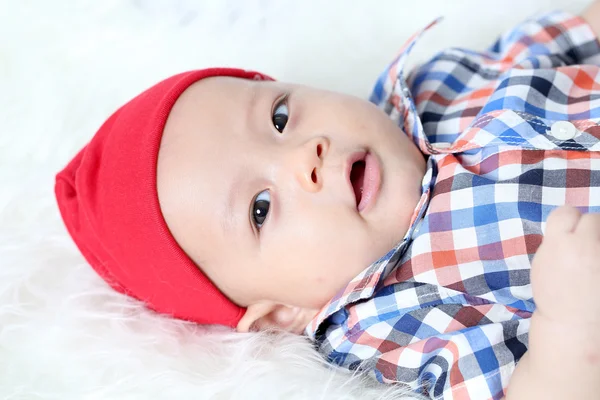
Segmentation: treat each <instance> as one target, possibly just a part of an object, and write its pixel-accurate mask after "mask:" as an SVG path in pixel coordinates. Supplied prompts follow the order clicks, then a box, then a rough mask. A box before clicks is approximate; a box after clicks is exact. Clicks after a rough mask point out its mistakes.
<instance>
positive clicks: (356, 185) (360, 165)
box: [350, 161, 365, 207]
mask: <svg viewBox="0 0 600 400" xmlns="http://www.w3.org/2000/svg"><path fill="white" fill-rule="evenodd" d="M364 179H365V162H364V161H357V162H355V163H354V164H352V170H351V171H350V182H352V188H353V189H354V197H356V207H358V205H359V204H360V200H361V199H362V192H363V182H364Z"/></svg>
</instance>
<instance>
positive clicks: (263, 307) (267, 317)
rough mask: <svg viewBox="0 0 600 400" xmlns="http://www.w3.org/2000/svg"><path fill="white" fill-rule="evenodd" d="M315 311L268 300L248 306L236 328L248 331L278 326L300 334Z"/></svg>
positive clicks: (239, 330) (240, 330)
mask: <svg viewBox="0 0 600 400" xmlns="http://www.w3.org/2000/svg"><path fill="white" fill-rule="evenodd" d="M317 311H318V310H308V309H304V308H300V307H291V306H286V305H283V304H276V303H270V302H261V303H256V304H252V305H250V306H248V308H247V309H246V313H245V314H244V316H243V317H242V319H241V320H240V322H239V323H238V325H237V328H236V329H237V331H238V332H249V331H264V330H267V329H270V328H278V329H281V330H284V331H287V332H292V333H297V334H301V333H302V331H304V328H306V326H307V325H308V323H309V322H310V320H311V319H312V318H313V317H314V315H316V313H317Z"/></svg>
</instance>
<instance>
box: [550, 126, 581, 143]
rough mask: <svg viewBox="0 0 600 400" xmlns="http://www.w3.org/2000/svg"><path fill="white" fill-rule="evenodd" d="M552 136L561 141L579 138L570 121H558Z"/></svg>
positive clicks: (552, 130)
mask: <svg viewBox="0 0 600 400" xmlns="http://www.w3.org/2000/svg"><path fill="white" fill-rule="evenodd" d="M550 134H552V136H554V137H555V138H557V139H559V140H569V139H573V138H574V137H575V136H577V128H576V127H575V125H573V124H572V123H570V122H569V121H558V122H555V123H553V124H552V127H551V128H550Z"/></svg>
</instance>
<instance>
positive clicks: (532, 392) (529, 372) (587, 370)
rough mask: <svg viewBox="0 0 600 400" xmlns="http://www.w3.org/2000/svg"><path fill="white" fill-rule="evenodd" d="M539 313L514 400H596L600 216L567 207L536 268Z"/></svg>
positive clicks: (514, 382)
mask: <svg viewBox="0 0 600 400" xmlns="http://www.w3.org/2000/svg"><path fill="white" fill-rule="evenodd" d="M531 285H532V289H533V298H534V300H535V303H536V306H537V309H536V311H535V312H534V313H533V316H532V317H531V326H530V330H529V350H528V351H527V353H525V356H523V358H522V359H521V360H520V361H519V363H518V365H517V368H516V370H515V372H514V374H513V376H512V378H511V380H510V383H509V387H508V394H507V399H508V400H520V399H527V400H529V399H544V400H553V399H557V400H558V399H591V398H598V393H599V392H600V380H598V377H599V376H600V341H599V340H598V338H597V336H598V331H599V329H600V214H585V215H581V213H579V211H577V210H576V209H574V208H572V207H561V208H559V209H557V210H555V211H554V212H553V213H552V214H551V215H550V217H549V218H548V224H547V226H546V235H545V236H544V239H543V241H542V244H541V246H540V247H539V249H538V252H537V254H536V255H535V258H534V260H533V265H532V267H531Z"/></svg>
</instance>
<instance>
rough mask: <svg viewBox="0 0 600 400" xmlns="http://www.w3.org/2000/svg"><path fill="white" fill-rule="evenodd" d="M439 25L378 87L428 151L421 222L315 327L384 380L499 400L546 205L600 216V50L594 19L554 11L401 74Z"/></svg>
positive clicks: (514, 356) (347, 361)
mask: <svg viewBox="0 0 600 400" xmlns="http://www.w3.org/2000/svg"><path fill="white" fill-rule="evenodd" d="M432 25H433V24H432ZM430 26H431V25H430ZM428 28H429V27H428ZM428 28H425V29H424V30H423V31H421V32H419V33H418V34H417V35H415V36H414V37H413V38H411V39H410V40H409V41H408V43H407V44H406V45H405V47H404V48H403V50H402V51H401V53H400V55H399V56H398V58H397V59H396V60H394V61H393V62H392V63H391V65H390V66H389V67H388V68H387V69H386V70H385V72H384V73H383V74H382V76H381V77H380V78H379V80H378V81H377V84H376V85H375V88H374V91H373V94H372V96H371V100H372V101H373V102H374V103H375V104H377V105H378V106H379V107H380V108H381V109H382V110H384V111H385V112H386V113H387V114H389V116H390V117H391V118H393V120H394V121H396V122H397V123H398V125H399V126H400V127H401V128H402V129H403V130H404V132H406V134H408V135H409V136H410V137H411V138H412V140H413V142H414V143H415V144H416V145H417V146H418V147H419V148H420V149H421V151H422V152H423V153H424V154H425V155H427V156H428V168H427V174H426V175H425V177H424V179H423V192H422V197H421V200H420V202H419V204H418V205H417V207H416V209H415V212H414V214H413V220H412V222H411V226H410V229H409V230H408V232H407V234H406V236H405V238H404V239H403V241H402V242H401V243H399V244H398V245H397V246H396V247H395V248H394V249H392V250H391V251H390V252H389V253H388V254H387V255H385V256H384V257H383V258H381V259H380V260H378V261H377V262H375V263H374V264H373V265H371V266H370V267H368V268H367V269H366V270H364V271H363V272H362V273H361V274H359V275H358V276H357V277H356V278H355V279H354V280H352V282H350V284H349V285H348V286H347V287H346V288H345V289H344V290H342V291H341V292H340V293H339V294H338V295H337V296H335V298H334V299H332V300H331V302H330V303H329V304H327V305H326V306H325V307H324V308H323V309H322V310H321V312H320V313H319V315H318V316H317V317H316V318H315V319H314V320H313V321H312V322H311V324H310V325H309V326H308V327H307V329H306V334H307V335H308V336H309V337H311V338H313V339H314V340H315V342H316V345H317V347H318V348H319V350H320V351H321V352H322V353H324V354H325V355H326V357H327V358H328V360H330V361H331V362H333V363H335V364H338V365H341V366H344V367H347V368H350V369H359V368H360V369H363V370H367V371H370V373H372V374H373V375H374V376H375V377H376V378H377V379H378V380H379V381H381V382H386V383H392V382H401V383H403V384H405V385H408V386H409V387H411V388H413V389H414V390H416V391H419V392H420V393H423V394H425V395H428V396H430V397H431V398H445V399H500V398H501V397H502V396H503V395H504V392H505V390H506V388H507V385H508V382H509V378H510V376H511V373H512V372H513V370H514V368H515V365H516V363H517V362H518V360H519V359H520V357H521V356H522V355H523V354H524V353H525V351H526V350H527V345H528V330H529V323H530V317H531V315H532V312H533V311H534V310H535V303H534V301H533V298H532V293H531V286H530V266H531V265H530V264H531V260H532V258H533V255H534V253H535V252H536V250H537V248H538V246H539V245H540V242H541V240H542V233H543V230H544V228H545V221H546V218H547V217H548V214H549V213H550V212H551V211H552V210H553V209H554V208H556V207H557V206H559V205H563V204H570V205H573V206H576V207H578V208H579V210H581V211H582V212H600V154H599V153H598V150H600V126H599V125H598V121H599V120H600V83H598V82H600V79H599V78H600V76H599V75H600V68H599V67H598V66H597V65H600V45H599V44H598V41H597V39H596V36H595V35H594V33H593V32H592V30H591V29H590V27H589V26H588V25H587V24H586V23H585V22H584V21H583V20H582V19H580V18H579V17H575V16H571V15H568V14H566V13H562V12H555V13H551V14H547V15H544V16H541V17H540V18H537V19H531V20H528V21H525V22H523V23H522V24H520V25H518V26H517V27H516V28H515V29H513V30H511V31H510V32H508V33H506V34H504V35H503V36H501V38H500V39H499V40H498V41H497V42H496V43H495V44H494V45H493V46H492V47H491V48H489V49H488V50H486V51H483V52H474V51H469V50H464V49H449V50H446V51H443V52H441V53H439V54H438V55H437V56H435V57H434V58H433V59H432V60H431V61H429V62H428V63H426V64H424V65H422V66H420V67H419V68H417V69H416V70H414V71H413V72H412V73H410V74H409V75H408V76H407V77H405V75H404V71H403V66H404V63H405V60H406V57H407V55H408V53H409V51H410V49H411V48H412V47H413V46H414V44H415V42H416V41H417V39H418V38H419V36H420V35H421V34H422V33H423V32H424V31H425V30H427V29H428ZM566 121H567V122H566ZM557 295H559V294H558V293H557ZM563 345H568V344H563Z"/></svg>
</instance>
